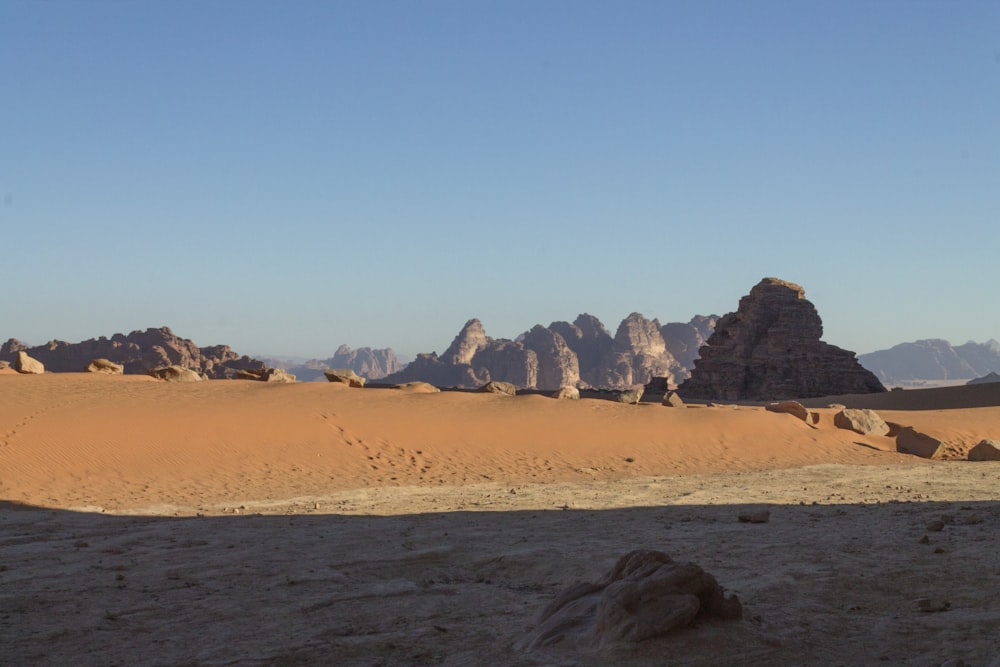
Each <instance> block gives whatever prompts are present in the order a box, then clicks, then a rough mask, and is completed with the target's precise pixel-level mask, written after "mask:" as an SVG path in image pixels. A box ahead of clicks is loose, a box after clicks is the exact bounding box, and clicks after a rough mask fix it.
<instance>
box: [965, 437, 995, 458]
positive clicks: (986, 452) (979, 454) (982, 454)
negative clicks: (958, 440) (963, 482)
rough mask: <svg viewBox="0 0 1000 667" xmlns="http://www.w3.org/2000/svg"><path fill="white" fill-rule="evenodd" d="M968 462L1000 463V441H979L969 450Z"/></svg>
mask: <svg viewBox="0 0 1000 667" xmlns="http://www.w3.org/2000/svg"><path fill="white" fill-rule="evenodd" d="M969 460H970V461H1000V441H997V440H980V442H979V444H978V445H976V446H975V447H973V448H972V449H970V450H969Z"/></svg>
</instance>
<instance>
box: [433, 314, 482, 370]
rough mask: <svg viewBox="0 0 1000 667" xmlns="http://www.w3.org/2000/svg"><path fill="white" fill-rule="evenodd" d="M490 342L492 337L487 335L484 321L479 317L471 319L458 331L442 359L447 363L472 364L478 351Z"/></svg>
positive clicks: (456, 364)
mask: <svg viewBox="0 0 1000 667" xmlns="http://www.w3.org/2000/svg"><path fill="white" fill-rule="evenodd" d="M489 342H490V339H489V338H487V336H486V331H485V330H484V329H483V323H482V322H480V321H479V320H477V319H471V320H469V321H468V322H466V323H465V326H464V327H462V330H461V331H459V332H458V335H457V336H455V340H453V341H451V345H449V346H448V349H447V350H445V351H444V354H443V355H441V359H443V360H444V362H445V363H448V364H452V365H455V366H458V365H461V364H472V359H473V357H475V356H476V352H478V351H479V350H481V349H482V348H484V347H486V346H487V345H488V344H489Z"/></svg>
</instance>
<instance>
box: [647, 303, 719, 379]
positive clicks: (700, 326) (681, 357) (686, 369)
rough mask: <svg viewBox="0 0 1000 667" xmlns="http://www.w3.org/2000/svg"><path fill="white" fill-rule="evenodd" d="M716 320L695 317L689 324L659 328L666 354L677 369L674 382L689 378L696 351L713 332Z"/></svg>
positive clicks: (677, 323)
mask: <svg viewBox="0 0 1000 667" xmlns="http://www.w3.org/2000/svg"><path fill="white" fill-rule="evenodd" d="M718 319H719V316H718V315H695V316H694V317H693V318H691V321H690V322H687V323H684V322H668V323H667V324H664V325H663V326H662V327H660V335H661V336H663V342H664V343H666V345H667V352H669V353H670V355H671V356H672V357H673V358H674V359H675V360H676V362H677V365H678V367H679V368H678V370H677V371H675V373H674V375H675V378H674V379H675V380H676V381H683V380H686V379H687V378H689V377H690V376H691V369H692V368H694V362H695V360H696V359H697V358H698V350H700V349H701V346H702V345H704V344H705V343H706V342H707V341H708V338H709V336H711V335H712V332H713V331H715V323H716V322H717V321H718Z"/></svg>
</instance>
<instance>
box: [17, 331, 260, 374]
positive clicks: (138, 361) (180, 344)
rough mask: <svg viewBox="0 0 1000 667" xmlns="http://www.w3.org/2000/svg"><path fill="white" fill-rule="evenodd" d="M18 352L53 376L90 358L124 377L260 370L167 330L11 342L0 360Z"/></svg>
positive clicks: (249, 362)
mask: <svg viewBox="0 0 1000 667" xmlns="http://www.w3.org/2000/svg"><path fill="white" fill-rule="evenodd" d="M22 350H23V351H26V352H27V353H28V354H30V355H31V356H32V357H34V358H36V359H38V360H39V361H41V362H42V363H43V364H45V367H46V368H47V369H48V370H50V371H52V372H55V373H78V372H80V370H81V369H83V368H86V366H87V364H89V363H90V361H91V360H92V359H107V360H108V361H111V362H113V363H116V364H120V365H122V366H123V367H124V369H125V370H124V372H125V373H128V374H144V373H146V372H148V371H149V370H151V369H155V368H162V367H165V366H171V365H174V366H181V367H184V368H190V369H193V370H195V371H197V372H198V373H199V374H203V375H205V376H206V377H209V378H213V379H219V378H231V377H235V376H236V373H237V372H238V371H240V370H245V369H254V368H257V369H260V368H264V364H263V363H262V362H260V361H257V360H256V359H252V358H250V357H247V356H241V355H239V354H237V353H235V352H233V350H231V349H230V348H229V346H228V345H213V346H210V347H201V348H200V347H198V346H197V345H195V344H194V342H192V341H191V340H189V339H187V338H181V337H179V336H176V335H175V334H174V333H173V332H172V331H171V330H170V329H169V328H167V327H160V328H159V329H146V330H145V331H133V332H132V333H130V334H128V335H127V336H126V335H124V334H115V335H114V336H112V337H111V338H106V337H104V336H101V337H100V338H91V339H89V340H85V341H83V342H80V343H67V342H65V341H60V340H53V341H50V342H49V343H46V344H45V345H38V346H35V347H28V346H26V345H24V344H23V343H21V342H20V341H18V340H15V339H11V340H8V341H7V342H6V343H4V344H3V346H2V347H0V359H9V358H11V357H12V355H14V354H16V353H17V352H18V351H22Z"/></svg>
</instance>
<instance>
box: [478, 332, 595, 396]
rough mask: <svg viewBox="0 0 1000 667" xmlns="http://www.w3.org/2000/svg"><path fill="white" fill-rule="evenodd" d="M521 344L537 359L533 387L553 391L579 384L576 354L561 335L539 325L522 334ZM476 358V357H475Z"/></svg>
mask: <svg viewBox="0 0 1000 667" xmlns="http://www.w3.org/2000/svg"><path fill="white" fill-rule="evenodd" d="M521 344H522V345H523V346H524V347H525V349H528V350H531V351H532V352H534V353H535V357H536V358H537V359H538V377H537V379H536V380H535V384H534V386H535V387H536V388H538V389H546V390H554V389H559V388H560V387H575V386H577V385H578V384H579V383H580V365H579V362H578V361H577V356H576V353H574V352H573V350H571V349H570V347H569V345H567V344H566V339H564V338H563V337H562V336H561V335H559V334H558V333H556V332H555V331H552V330H551V329H546V328H545V327H543V326H542V325H540V324H537V325H535V326H534V327H533V328H532V329H531V331H529V332H527V333H526V334H524V337H523V338H522V340H521ZM477 356H478V355H477Z"/></svg>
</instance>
